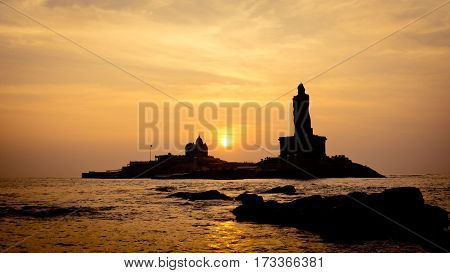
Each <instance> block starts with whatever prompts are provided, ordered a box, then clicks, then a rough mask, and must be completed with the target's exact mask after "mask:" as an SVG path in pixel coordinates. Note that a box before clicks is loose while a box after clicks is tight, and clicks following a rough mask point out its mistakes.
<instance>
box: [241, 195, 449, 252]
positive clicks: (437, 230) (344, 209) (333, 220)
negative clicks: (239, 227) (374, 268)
mask: <svg viewBox="0 0 450 273" xmlns="http://www.w3.org/2000/svg"><path fill="white" fill-rule="evenodd" d="M258 197H260V196H258V195H250V194H245V195H240V196H238V198H237V199H238V200H240V201H242V205H240V206H238V207H237V208H235V209H234V210H233V214H234V215H235V216H236V219H237V220H238V221H255V222H258V223H271V224H280V225H290V226H296V227H299V228H304V229H308V230H311V231H314V232H317V233H319V234H321V235H322V236H323V237H324V238H326V239H328V240H332V241H347V242H348V241H357V240H376V239H386V240H387V239H397V240H406V241H412V242H417V243H420V244H421V245H422V246H424V247H425V248H426V249H427V250H430V251H445V250H446V249H449V247H450V241H449V234H448V213H447V211H445V210H444V209H442V208H439V207H436V206H431V205H427V204H425V203H424V201H423V197H422V193H421V192H420V190H419V189H417V188H413V187H402V188H393V189H387V190H385V191H383V192H381V193H374V194H367V193H362V192H352V193H349V194H347V195H336V196H328V197H322V196H319V195H314V196H309V197H304V198H299V199H296V200H294V201H292V202H288V203H278V202H275V201H266V202H264V200H263V199H262V197H260V198H258Z"/></svg>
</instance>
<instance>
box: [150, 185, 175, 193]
mask: <svg viewBox="0 0 450 273" xmlns="http://www.w3.org/2000/svg"><path fill="white" fill-rule="evenodd" d="M175 189H176V188H175V187H171V186H158V187H156V188H155V191H160V192H171V191H174V190H175Z"/></svg>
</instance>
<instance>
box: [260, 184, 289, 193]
mask: <svg viewBox="0 0 450 273" xmlns="http://www.w3.org/2000/svg"><path fill="white" fill-rule="evenodd" d="M263 193H284V194H288V195H293V194H296V193H297V190H296V189H295V187H294V186H292V185H286V186H279V187H275V188H272V189H270V190H267V191H264V192H263Z"/></svg>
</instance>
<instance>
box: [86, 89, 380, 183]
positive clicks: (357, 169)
mask: <svg viewBox="0 0 450 273" xmlns="http://www.w3.org/2000/svg"><path fill="white" fill-rule="evenodd" d="M297 89H298V94H297V95H296V96H294V98H293V106H294V113H293V115H294V125H295V133H294V135H293V136H287V137H280V138H279V144H280V154H279V156H278V157H267V158H264V159H261V161H260V162H257V163H249V162H227V161H224V160H221V159H219V158H215V157H213V156H211V155H209V154H208V146H207V144H206V143H204V142H203V139H202V138H201V137H200V136H199V137H198V138H197V139H196V141H195V142H193V143H188V144H187V145H186V147H185V154H184V155H173V154H171V153H169V154H167V155H158V156H156V160H150V161H131V162H130V163H129V164H128V165H127V166H124V167H122V168H121V169H119V170H114V171H104V172H96V171H90V172H86V173H82V177H83V178H159V179H177V178H183V179H186V178H189V179H190V178H192V179H247V178H292V179H311V178H329V177H383V176H382V175H381V174H379V173H378V172H376V171H375V170H373V169H371V168H369V167H367V166H363V165H361V164H358V163H354V162H352V161H351V160H350V159H348V158H347V157H346V156H344V155H335V156H328V155H327V154H326V140H327V138H326V137H324V136H319V135H315V134H314V132H313V128H312V127H311V117H310V114H309V95H308V94H306V91H305V87H304V86H303V84H300V85H299V86H298V88H297Z"/></svg>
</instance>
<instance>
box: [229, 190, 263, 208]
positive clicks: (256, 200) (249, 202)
mask: <svg viewBox="0 0 450 273" xmlns="http://www.w3.org/2000/svg"><path fill="white" fill-rule="evenodd" d="M235 199H236V200H238V201H241V202H242V204H243V205H244V206H253V207H254V206H261V205H263V204H264V199H263V198H262V197H261V196H259V195H257V194H249V193H243V194H239V196H238V197H236V198H235Z"/></svg>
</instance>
